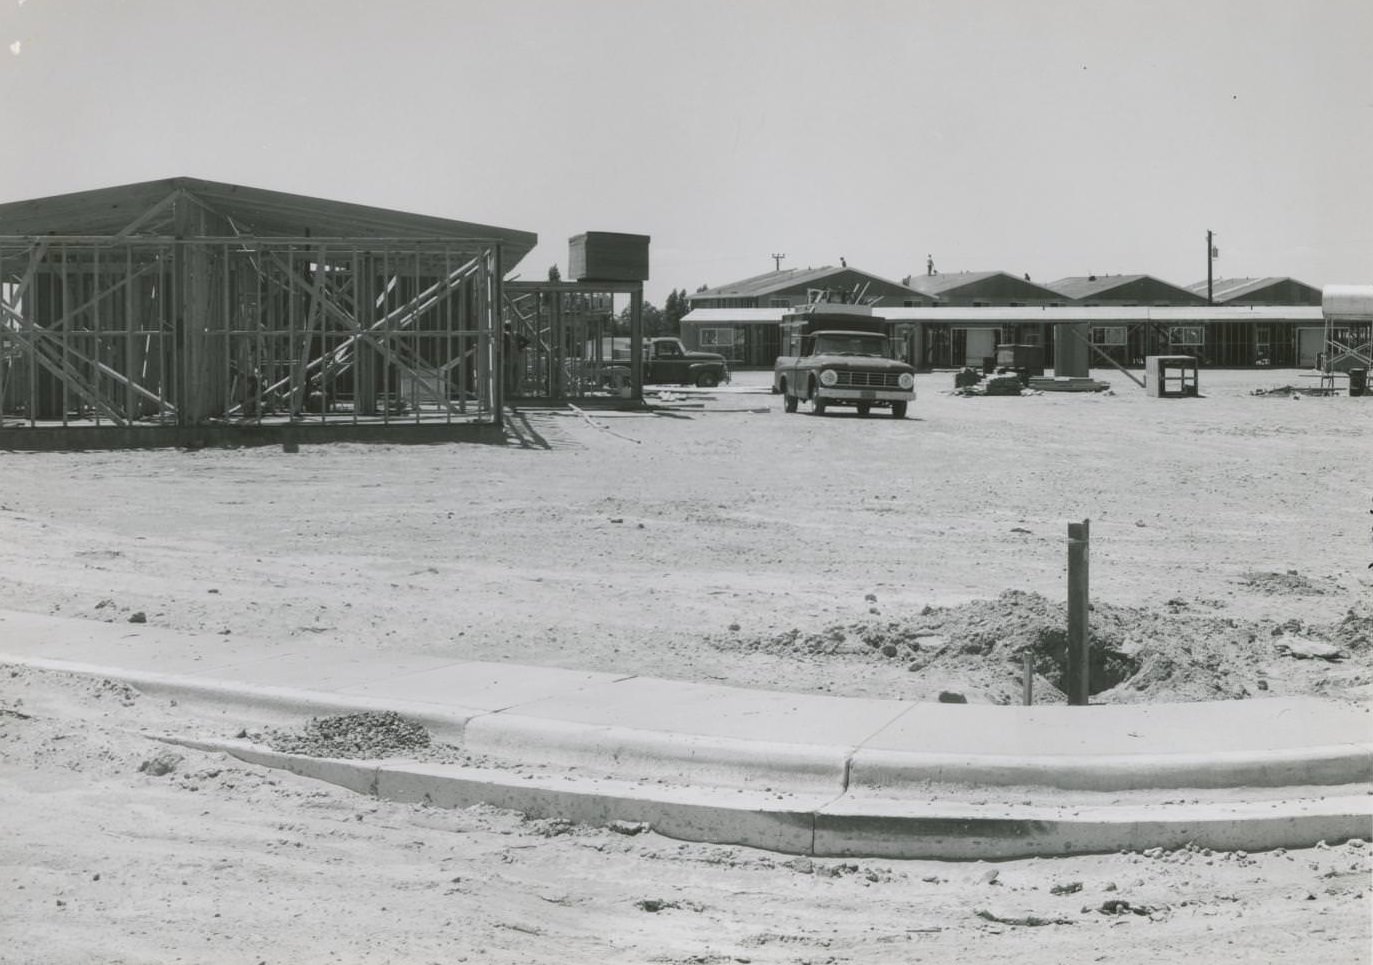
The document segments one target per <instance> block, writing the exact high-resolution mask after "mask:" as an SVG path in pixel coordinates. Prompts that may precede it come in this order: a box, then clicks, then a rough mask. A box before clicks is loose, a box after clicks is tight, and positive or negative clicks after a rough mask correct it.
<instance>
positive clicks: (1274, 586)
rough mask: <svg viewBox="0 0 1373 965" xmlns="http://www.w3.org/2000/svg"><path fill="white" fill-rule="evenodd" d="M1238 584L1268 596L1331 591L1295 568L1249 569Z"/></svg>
mask: <svg viewBox="0 0 1373 965" xmlns="http://www.w3.org/2000/svg"><path fill="white" fill-rule="evenodd" d="M1240 585H1241V586H1243V587H1245V588H1246V589H1250V590H1256V591H1258V592H1259V593H1263V594H1266V595H1268V596H1283V595H1289V596H1324V595H1325V594H1327V593H1330V592H1332V588H1331V587H1329V586H1324V585H1322V583H1321V582H1318V581H1316V580H1313V579H1311V578H1310V577H1307V576H1303V575H1302V574H1301V573H1299V572H1297V571H1296V570H1287V571H1286V572H1283V573H1276V572H1274V573H1260V572H1257V571H1253V570H1251V571H1250V572H1248V573H1245V574H1244V576H1243V578H1242V579H1241V580H1240Z"/></svg>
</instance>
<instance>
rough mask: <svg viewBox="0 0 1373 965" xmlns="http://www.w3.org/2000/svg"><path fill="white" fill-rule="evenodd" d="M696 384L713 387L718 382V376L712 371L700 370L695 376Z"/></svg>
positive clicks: (708, 387) (706, 387) (702, 386)
mask: <svg viewBox="0 0 1373 965" xmlns="http://www.w3.org/2000/svg"><path fill="white" fill-rule="evenodd" d="M696 384H697V385H699V386H700V387H701V388H703V389H713V388H715V387H716V386H717V385H719V384H720V377H719V376H718V375H716V374H715V373H714V372H701V373H698V374H697V376H696Z"/></svg>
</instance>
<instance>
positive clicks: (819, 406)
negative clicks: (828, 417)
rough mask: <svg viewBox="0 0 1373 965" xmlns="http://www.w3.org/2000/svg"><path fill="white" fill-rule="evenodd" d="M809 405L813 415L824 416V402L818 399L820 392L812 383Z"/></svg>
mask: <svg viewBox="0 0 1373 965" xmlns="http://www.w3.org/2000/svg"><path fill="white" fill-rule="evenodd" d="M810 404H811V411H812V412H813V413H814V414H815V415H824V414H825V400H824V399H822V398H820V390H819V389H818V388H817V387H816V385H815V383H814V382H812V383H811V384H810Z"/></svg>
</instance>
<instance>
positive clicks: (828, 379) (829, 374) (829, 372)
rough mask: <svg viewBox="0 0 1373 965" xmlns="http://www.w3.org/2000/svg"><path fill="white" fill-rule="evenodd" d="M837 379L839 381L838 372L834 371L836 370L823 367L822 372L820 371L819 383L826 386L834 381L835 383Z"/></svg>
mask: <svg viewBox="0 0 1373 965" xmlns="http://www.w3.org/2000/svg"><path fill="white" fill-rule="evenodd" d="M838 381H839V373H838V372H836V371H834V369H825V370H824V371H823V372H821V373H820V384H821V385H826V386H828V385H834V383H836V382H838Z"/></svg>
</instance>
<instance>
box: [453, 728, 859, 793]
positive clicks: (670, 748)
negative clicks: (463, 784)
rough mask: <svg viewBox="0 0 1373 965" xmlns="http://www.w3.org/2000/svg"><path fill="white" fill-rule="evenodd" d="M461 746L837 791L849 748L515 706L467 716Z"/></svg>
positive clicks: (635, 770) (575, 763)
mask: <svg viewBox="0 0 1373 965" xmlns="http://www.w3.org/2000/svg"><path fill="white" fill-rule="evenodd" d="M463 747H464V749H465V750H468V751H470V752H472V753H474V754H485V755H488V756H491V757H499V758H504V759H507V760H513V761H522V762H534V761H537V762H540V763H544V764H554V765H558V766H561V767H575V768H583V769H585V768H590V769H593V770H595V771H597V772H598V773H600V774H602V775H605V776H608V777H613V776H616V775H623V774H633V775H634V776H635V777H638V778H647V779H651V780H664V781H669V782H674V783H693V784H706V785H710V786H716V787H724V788H730V789H735V788H766V787H769V786H778V787H780V788H784V789H786V790H788V791H791V792H796V793H807V792H829V793H830V794H837V793H839V792H840V791H841V790H843V787H844V781H845V771H846V767H847V762H848V758H849V755H850V754H851V753H852V748H851V747H848V746H843V745H830V746H825V745H814V744H784V743H780V742H777V741H762V740H741V739H738V738H730V737H716V736H709V735H703V734H675V733H672V732H670V731H657V730H642V729H638V728H632V727H614V726H602V725H596V724H582V723H576V722H568V721H560V720H550V719H547V718H541V717H527V716H523V715H521V714H519V713H518V712H507V713H498V714H488V715H486V716H484V717H478V718H474V719H473V720H471V721H470V722H469V723H468V725H467V727H466V729H465V731H464V733H463Z"/></svg>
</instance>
